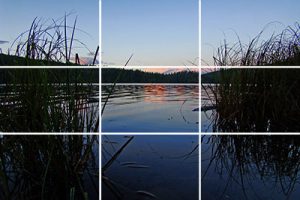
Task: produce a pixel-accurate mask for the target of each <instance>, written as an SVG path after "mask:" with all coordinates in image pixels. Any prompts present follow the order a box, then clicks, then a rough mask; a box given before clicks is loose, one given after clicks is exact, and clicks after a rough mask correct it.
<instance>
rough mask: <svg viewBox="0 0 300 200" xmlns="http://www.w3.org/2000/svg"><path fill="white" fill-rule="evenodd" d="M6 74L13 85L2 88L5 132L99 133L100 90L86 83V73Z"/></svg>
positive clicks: (23, 71) (41, 71)
mask: <svg viewBox="0 0 300 200" xmlns="http://www.w3.org/2000/svg"><path fill="white" fill-rule="evenodd" d="M5 72H6V75H7V76H5V77H6V78H7V79H9V81H7V82H6V84H5V86H4V87H1V88H2V91H1V94H2V96H1V101H2V103H1V104H0V114H1V115H0V116H1V118H0V130H1V131H3V132H81V133H82V132H97V131H98V127H99V126H98V124H99V114H98V107H99V103H98V101H97V95H98V94H97V92H98V88H97V87H98V86H95V85H93V84H92V83H85V82H84V81H83V79H82V77H81V76H82V73H83V70H80V69H59V70H58V69H54V70H51V69H11V70H8V69H7V71H5ZM93 72H94V71H93V70H91V73H93ZM59 76H60V77H59Z"/></svg>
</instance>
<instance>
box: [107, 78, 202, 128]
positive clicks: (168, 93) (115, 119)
mask: <svg viewBox="0 0 300 200" xmlns="http://www.w3.org/2000/svg"><path fill="white" fill-rule="evenodd" d="M110 88H111V86H110V85H103V86H102V102H105V100H106V98H107V96H108V93H109V91H110ZM198 95H199V87H198V86H197V85H167V84H145V85H135V84H130V85H117V86H116V87H115V91H114V92H113V94H112V95H111V96H110V98H109V100H108V103H107V106H106V107H105V111H104V114H103V118H102V120H103V121H102V131H104V132H154V131H158V132H174V131H176V132H198V114H199V113H198V112H197V108H198V107H199V98H198Z"/></svg>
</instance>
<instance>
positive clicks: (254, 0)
mask: <svg viewBox="0 0 300 200" xmlns="http://www.w3.org/2000/svg"><path fill="white" fill-rule="evenodd" d="M201 7H202V12H201V17H202V27H201V29H202V32H201V34H202V38H201V42H202V45H201V54H202V55H201V57H202V60H204V61H205V62H206V63H208V64H209V65H213V59H212V57H213V53H214V52H216V50H217V48H218V47H219V46H220V45H221V44H222V43H223V42H224V39H226V41H227V42H228V43H236V42H237V36H236V35H235V32H236V34H238V36H239V37H240V39H241V41H242V43H246V44H247V43H249V41H250V40H251V39H253V38H254V37H255V36H257V35H258V34H259V32H260V31H262V30H263V29H264V28H265V27H266V25H268V26H267V28H266V29H265V35H264V37H270V36H271V35H272V33H274V32H275V33H279V32H280V31H282V30H283V29H284V28H286V27H287V26H289V25H291V26H293V25H294V23H295V22H300V15H299V8H300V1H299V0H285V1H282V0H251V1H242V0H226V1H224V0H202V3H201ZM202 64H205V63H204V62H202Z"/></svg>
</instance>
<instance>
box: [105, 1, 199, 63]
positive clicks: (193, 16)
mask: <svg viewBox="0 0 300 200" xmlns="http://www.w3.org/2000/svg"><path fill="white" fill-rule="evenodd" d="M198 11H199V9H198V0H102V56H103V63H104V64H109V65H124V64H125V62H126V60H127V59H128V58H129V57H130V55H131V54H132V53H134V56H133V58H132V60H131V62H130V63H129V65H134V66H143V65H144V66H149V65H152V66H181V65H183V63H186V64H189V63H188V62H187V60H191V61H193V60H194V59H196V58H197V57H198V56H199V53H198V49H199V46H198V44H199V42H198V38H199V35H198V34H199V26H198V24H199V13H198Z"/></svg>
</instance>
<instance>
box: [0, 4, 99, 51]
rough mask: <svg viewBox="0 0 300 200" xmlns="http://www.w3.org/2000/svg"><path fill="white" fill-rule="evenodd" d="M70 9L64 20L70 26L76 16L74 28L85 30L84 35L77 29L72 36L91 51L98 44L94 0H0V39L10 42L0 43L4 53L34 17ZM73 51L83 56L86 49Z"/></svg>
mask: <svg viewBox="0 0 300 200" xmlns="http://www.w3.org/2000/svg"><path fill="white" fill-rule="evenodd" d="M70 12H74V15H71V16H70V18H69V19H68V24H69V25H70V26H73V23H74V20H75V18H76V16H78V19H77V28H78V29H81V30H83V31H85V32H87V33H89V35H87V34H84V33H82V32H80V31H77V32H75V37H76V38H77V39H79V40H80V41H82V42H83V43H85V44H86V45H87V46H88V48H89V49H90V50H91V51H95V50H96V48H97V46H98V45H99V1H98V0H87V1H84V0H0V29H1V31H0V40H5V41H9V42H10V43H9V44H0V48H2V50H3V51H4V53H6V51H7V47H9V46H10V45H11V43H12V42H13V40H14V39H15V38H16V37H17V36H18V35H19V34H20V33H22V32H24V31H25V30H28V29H29V28H30V26H31V23H32V21H33V20H34V18H35V17H42V18H43V19H44V20H47V19H50V20H51V19H52V18H53V19H58V18H60V17H63V16H64V15H65V13H70ZM69 35H71V31H70V34H69ZM77 46H78V45H77ZM76 52H78V53H79V56H87V53H88V51H86V50H84V49H77V50H76ZM74 53H75V52H74Z"/></svg>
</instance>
